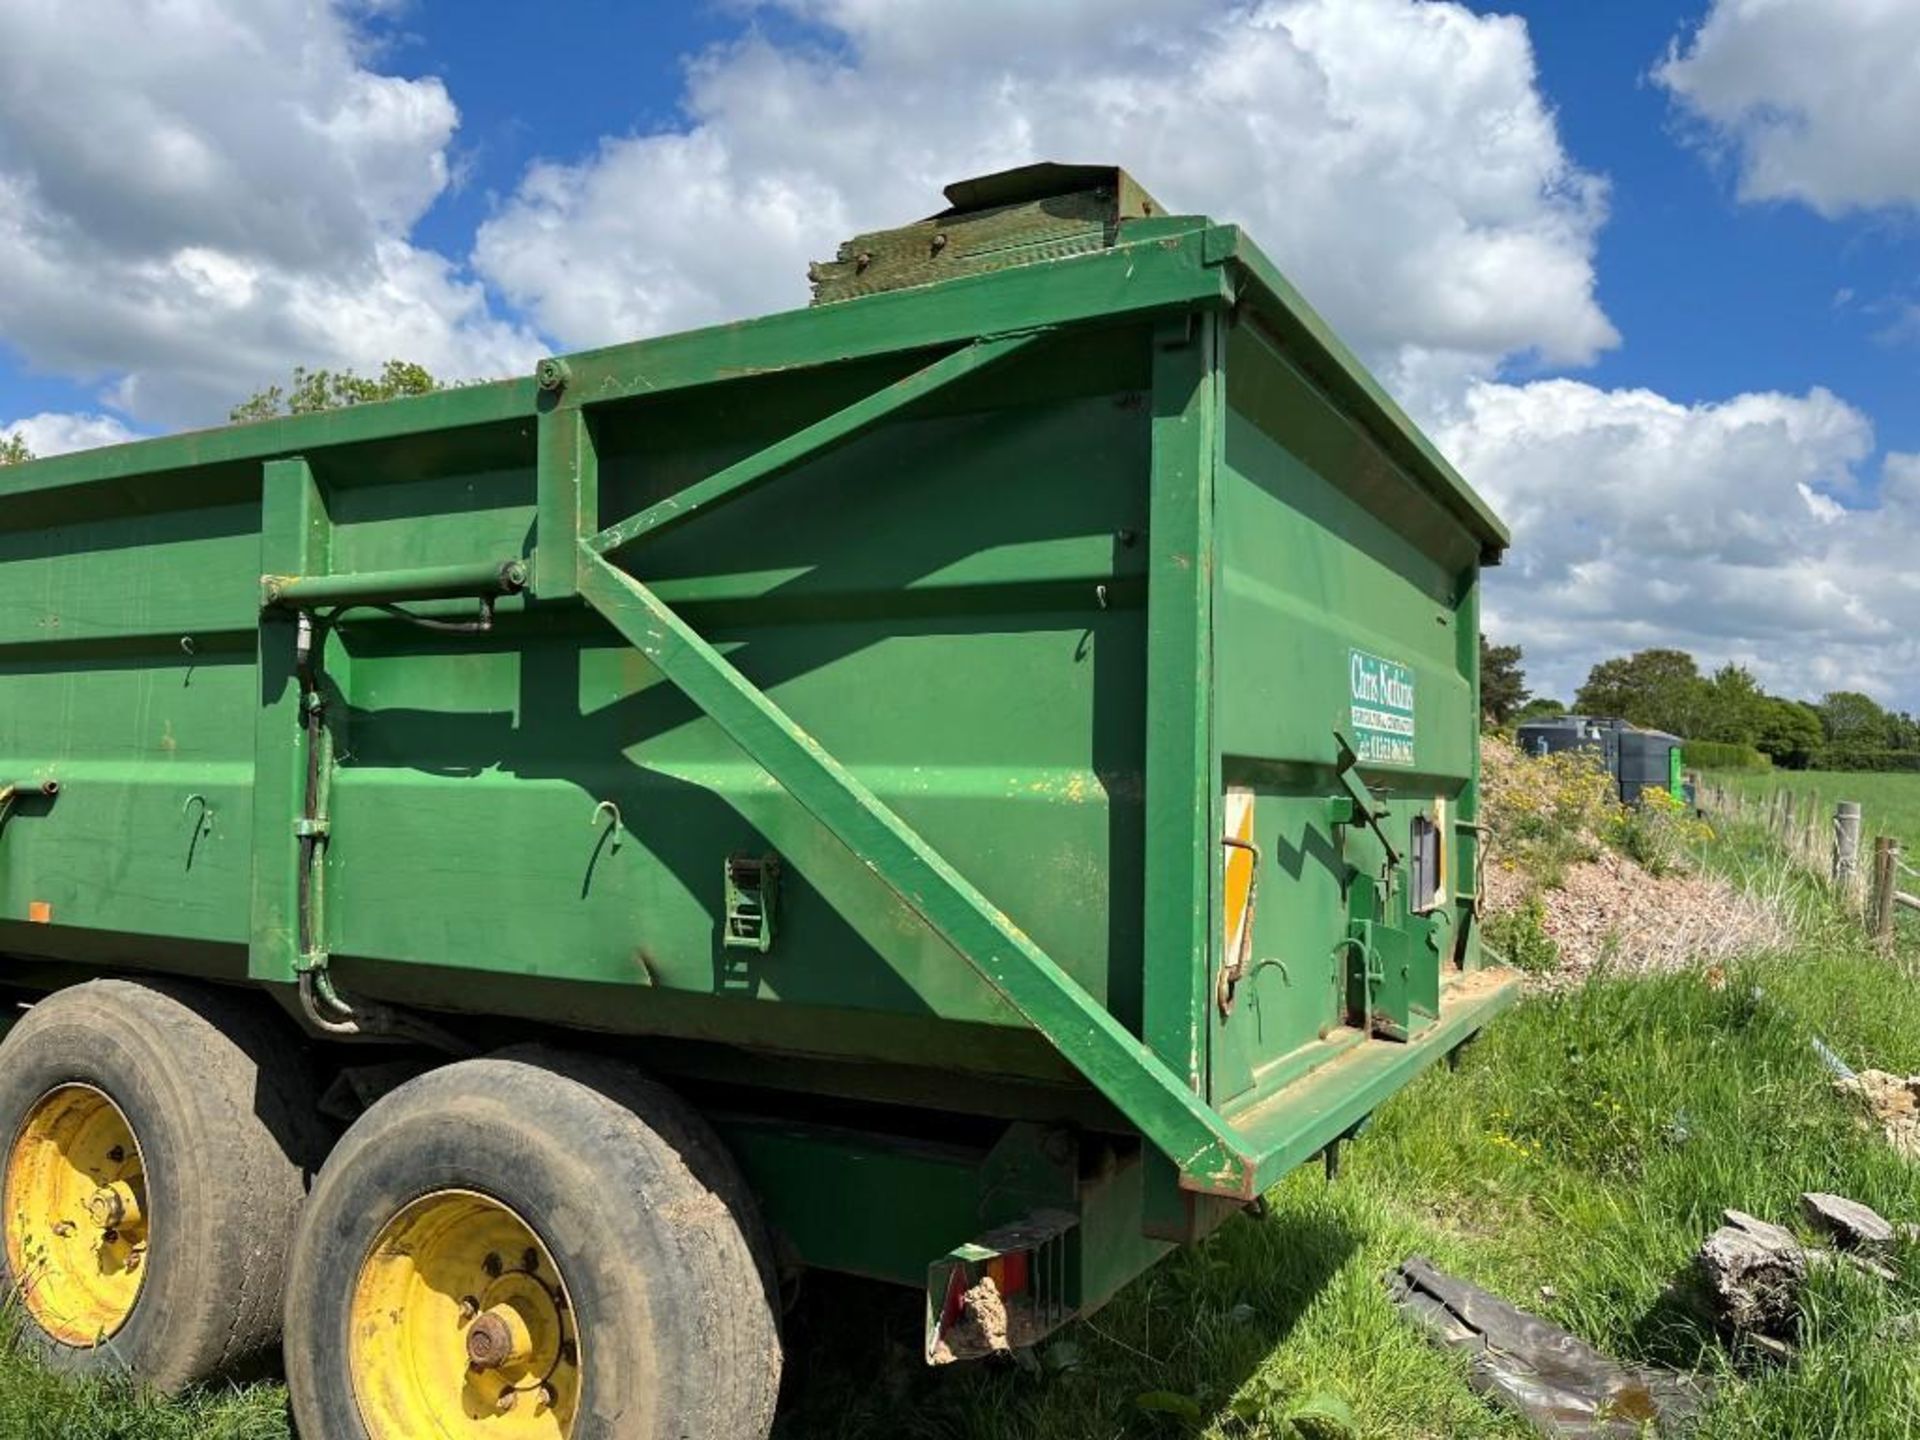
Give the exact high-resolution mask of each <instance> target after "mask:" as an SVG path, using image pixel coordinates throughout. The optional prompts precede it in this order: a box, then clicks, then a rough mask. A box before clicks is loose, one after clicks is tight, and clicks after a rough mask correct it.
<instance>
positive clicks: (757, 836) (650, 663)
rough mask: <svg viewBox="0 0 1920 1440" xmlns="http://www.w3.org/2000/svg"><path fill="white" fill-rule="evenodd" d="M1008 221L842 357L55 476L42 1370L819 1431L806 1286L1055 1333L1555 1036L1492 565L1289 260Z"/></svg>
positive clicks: (40, 734) (36, 1268) (1095, 180)
mask: <svg viewBox="0 0 1920 1440" xmlns="http://www.w3.org/2000/svg"><path fill="white" fill-rule="evenodd" d="M949 198H950V199H951V200H952V201H953V206H952V208H951V209H950V210H948V211H947V212H945V213H944V214H942V215H940V216H937V217H935V218H934V219H932V220H929V221H926V222H923V223H921V224H918V225H913V226H908V227H905V228H903V229H899V230H894V231H888V232H883V233H880V234H875V235H869V236H864V237H861V238H859V239H857V240H855V241H852V242H850V243H849V244H848V245H847V246H846V247H845V248H844V249H843V251H842V253H841V255H840V256H839V257H838V258H837V259H836V260H834V261H831V262H827V263H824V264H822V265H820V266H817V267H816V268H815V272H814V282H815V288H816V304H815V305H814V307H813V308H810V309H807V310H804V311H799V312H795V313H791V314H783V315H774V316H770V317H768V318H765V319H760V320H753V321H749V322H746V323H742V324H737V325H728V326H723V327H720V328H717V329H711V330H704V331H700V332H697V333H693V334H683V335H671V336H666V337H663V338H660V339H655V340H649V341H645V342H642V343H639V344H632V345H622V346H617V347H615V348H612V349H607V350H600V351H594V352H591V353H587V354H579V355H570V356H567V357H565V358H554V359H551V360H548V361H545V362H543V363H542V364H541V365H540V366H539V368H538V370H537V372H536V374H534V375H532V376H529V377H528V378H526V379H524V380H520V381H508V382H503V383H500V384H490V385H479V386H473V387H470V388H463V389H456V390H452V391H449V392H446V393H443V394H437V395H432V396H428V397H424V398H420V399H412V400H405V401H400V402H397V403H393V404H384V405H372V406H367V407H364V408H357V409H352V410H345V411H339V412H334V413H330V414H317V415H308V416H301V417H296V418H292V419H287V420H279V421H272V422H268V423H264V424H257V425H250V426H243V427H238V428H231V429H225V430H218V431H212V432H208V433H204V434H194V435H184V436H179V437H175V438H171V439H163V440H155V441H150V442H144V443H141V444H136V445H127V446H120V447H115V448H112V449H106V450H99V451H95V452H92V453H89V454H84V455H76V456H69V457H65V458H60V459H54V460H48V461H44V462H41V463H38V464H32V465H27V466H25V467H22V468H19V469H15V470H11V471H8V472H6V475H5V478H4V480H0V781H5V782H6V784H5V786H4V788H0V810H3V811H4V823H3V825H0V954H4V957H5V958H4V962H0V963H4V966H5V968H4V971H0V979H3V980H4V983H5V984H6V985H8V986H10V987H12V988H13V989H14V990H15V991H16V992H17V994H18V995H20V996H21V997H27V998H33V999H34V1003H32V1004H31V1005H30V1007H29V1008H27V1009H26V1011H25V1013H24V1014H23V1015H22V1017H21V1018H20V1019H19V1020H18V1021H17V1023H16V1024H15V1025H14V1027H13V1029H12V1031H11V1033H10V1034H9V1035H8V1037H7V1039H6V1041H5V1043H4V1044H0V1120H3V1121H4V1125H5V1127H6V1133H7V1136H8V1137H10V1138H9V1140H8V1144H9V1146H10V1148H9V1150H8V1151H7V1154H6V1157H5V1161H6V1170H5V1196H4V1206H5V1208H4V1219H5V1230H6V1236H5V1238H6V1247H5V1249H6V1254H5V1262H6V1268H7V1271H8V1278H9V1279H10V1281H11V1282H12V1284H13V1285H15V1286H17V1287H18V1289H19V1290H20V1292H21V1294H22V1296H23V1300H24V1313H25V1315H26V1317H27V1321H28V1327H27V1328H28V1330H29V1333H30V1336H31V1337H32V1338H33V1339H34V1340H35V1341H36V1343H37V1344H38V1345H39V1346H40V1347H41V1349H42V1350H43V1351H44V1352H45V1354H46V1355H47V1356H48V1358H49V1360H50V1361H51V1362H52V1363H54V1364H57V1365H60V1366H64V1367H68V1368H72V1369H78V1370H91V1369H101V1368H106V1367H130V1368H131V1369H132V1370H133V1371H135V1372H136V1373H137V1374H139V1375H141V1376H143V1377H145V1378H146V1379H147V1380H149V1381H150V1382H152V1383H154V1384H155V1385H158V1386H161V1387H170V1386H177V1385H181V1384H185V1383H188V1382H191V1381H193V1380H196V1379H199V1378H202V1377H205V1376H208V1375H212V1374H217V1373H223V1372H229V1371H231V1370H233V1369H235V1368H237V1367H241V1366H243V1365H245V1363H246V1362H247V1361H249V1360H250V1359H251V1358H252V1357H253V1356H254V1355H255V1353H256V1352H259V1351H261V1350H263V1349H265V1348H267V1347H270V1346H271V1345H272V1344H273V1343H274V1342H275V1341H276V1340H277V1339H278V1338H279V1336H280V1333H281V1328H282V1323H283V1316H284V1326H285V1346H284V1349H285V1354H286V1365H287V1372H288V1377H289V1381H290V1386H291V1390H292V1395H293V1404H294V1410H295V1413H296V1416H297V1418H298V1421H299V1424H300V1429H301V1433H302V1435H303V1436H304V1437H305V1440H337V1437H370V1440H415V1437H419V1436H429V1435H430V1436H483V1435H497V1436H502V1437H519V1436H529V1437H531V1436H580V1437H586V1436H594V1437H616V1436H617V1437H628V1436H644V1437H658V1436H667V1435H673V1436H683V1435H685V1436H716V1437H735V1436H754V1435H760V1434H763V1433H764V1432H765V1430H766V1428H767V1426H768V1424H769V1423H770V1416H771V1412H772V1408H773V1403H774V1396H775V1391H776V1389H777V1379H778V1374H779V1350H778V1339H777V1331H776V1310H775V1306H774V1303H773V1299H772V1297H773V1296H775V1295H776V1294H777V1293H778V1291H777V1279H778V1277H779V1276H780V1275H781V1274H782V1273H784V1272H788V1271H791V1270H793V1269H796V1268H798V1267H802V1266H818V1267H823V1268H826V1269H829V1270H838V1271H846V1272H853V1273H857V1274H860V1275H866V1276H876V1277H882V1278H884V1279H887V1280H891V1281H897V1282H899V1283H902V1284H906V1285H915V1286H922V1287H925V1289H926V1294H927V1333H926V1348H927V1355H928V1358H929V1359H930V1360H933V1361H943V1360H947V1359H951V1358H960V1357H967V1356H978V1355H984V1354H989V1353H993V1352H996V1351H1001V1350H1005V1349H1007V1348H1008V1347H1010V1346H1017V1345H1021V1344H1025V1343H1029V1342H1031V1341H1032V1340H1034V1339H1035V1338H1036V1337H1038V1336H1040V1335H1042V1334H1044V1333H1046V1332H1047V1331H1048V1330H1050V1329H1052V1328H1054V1327H1056V1326H1058V1325H1060V1324H1061V1323H1063V1322H1064V1321H1066V1320H1068V1319H1069V1318H1071V1317H1073V1316H1075V1315H1080V1314H1085V1313H1087V1312H1088V1311H1090V1310H1091V1309H1093V1308H1094V1307H1096V1306H1098V1305H1099V1304H1101V1303H1102V1302H1103V1301H1104V1300H1106V1299H1107V1298H1108V1297H1109V1296H1111V1295H1112V1294H1113V1293H1114V1292H1115V1291H1116V1290H1117V1289H1119V1288H1120V1287H1121V1286H1122V1285H1124V1284H1125V1283H1126V1282H1127V1281H1128V1280H1129V1279H1130V1278H1132V1277H1133V1276H1135V1275H1138V1274H1139V1273H1140V1272H1141V1271H1142V1270H1143V1269H1145V1268H1146V1267H1147V1266H1149V1265H1151V1264H1152V1263H1153V1262H1154V1261H1155V1260H1156V1259H1157V1258H1158V1257H1160V1256H1161V1255H1163V1254H1165V1253H1166V1252H1167V1251H1168V1250H1169V1249H1170V1248H1172V1247H1174V1246H1177V1245H1181V1244H1186V1243H1191V1242H1194V1241H1196V1240H1198V1239H1200V1238H1201V1237H1202V1236H1204V1235H1205V1234H1206V1233H1207V1232H1208V1231H1209V1230H1210V1229H1211V1228H1213V1227H1214V1226H1216V1225H1218V1224H1219V1223H1220V1222H1221V1221H1222V1220H1223V1219H1225V1218H1227V1217H1228V1216H1230V1215H1231V1214H1232V1213H1233V1212H1234V1211H1235V1210H1237V1209H1239V1208H1241V1207H1243V1206H1245V1205H1246V1204H1248V1202H1250V1201H1251V1200H1253V1199H1254V1198H1255V1197H1256V1196H1258V1195H1259V1194H1260V1193H1261V1191H1262V1189H1263V1188H1264V1187H1266V1186H1268V1185H1270V1184H1271V1183H1272V1182H1273V1181H1275V1180H1276V1179H1278V1178H1279V1177H1280V1176H1282V1175H1283V1174H1285V1173H1286V1172H1287V1171H1288V1170H1289V1169H1291V1168H1292V1167H1294V1166H1297V1165H1299V1164H1300V1163H1301V1162H1302V1161H1304V1160H1306V1159H1308V1158H1310V1157H1312V1156H1314V1155H1316V1154H1319V1153H1321V1152H1324V1151H1326V1150H1328V1149H1329V1147H1331V1146H1333V1145H1335V1144H1337V1143H1338V1142H1339V1141H1340V1140H1341V1139H1342V1137H1344V1136H1346V1135H1348V1134H1349V1133H1351V1132H1352V1131H1353V1130H1354V1129H1355V1127H1356V1126H1357V1125H1358V1124H1359V1123H1360V1122H1361V1121H1362V1120H1363V1119H1364V1118H1365V1117H1366V1115H1367V1114H1368V1113H1369V1112H1370V1111H1372V1110H1373V1108H1374V1107H1375V1106H1377V1105H1378V1104H1379V1103H1380V1102H1381V1101H1382V1100H1384V1099H1385V1098H1387V1097H1388V1096H1389V1095H1391V1094H1393V1093H1394V1092H1395V1091H1396V1090H1398V1089H1399V1088H1400V1087H1401V1086H1403V1085H1405V1084H1406V1083H1407V1082H1408V1081H1409V1080H1411V1079H1412V1078H1413V1077H1414V1075H1415V1074H1416V1073H1417V1072H1419V1071H1420V1070H1421V1069H1422V1068H1423V1067H1424V1066H1426V1065H1428V1064H1429V1063H1431V1062H1432V1061H1434V1060H1435V1059H1437V1058H1439V1057H1441V1056H1443V1055H1446V1054H1447V1053H1449V1052H1450V1051H1452V1050H1453V1049H1455V1048H1456V1047H1457V1046H1459V1045H1460V1044H1461V1043H1462V1042H1463V1041H1464V1040H1465V1039H1466V1038H1467V1037H1468V1036H1469V1035H1470V1034H1471V1033H1472V1032H1473V1031H1475V1030H1476V1029H1477V1028H1478V1027H1479V1026H1481V1025H1482V1024H1483V1023H1484V1022H1485V1021H1486V1020H1487V1019H1488V1018H1489V1016H1490V1015H1491V1014H1492V1013H1493V1012H1494V1011H1495V1010H1496V1009H1497V1008H1498V1007H1499V1006H1500V1005H1501V1004H1502V1003H1504V1002H1505V1001H1506V1000H1508V999H1509V998H1510V997H1511V996H1512V994H1513V985H1512V983H1511V977H1510V976H1508V975H1507V974H1506V973H1505V972H1503V971H1500V970H1497V969H1492V968H1483V967H1482V965H1481V950H1480V946H1479V942H1478V937H1477V935H1476V931H1475V925H1474V903H1475V891H1476V888H1477V881H1476V877H1475V848H1476V847H1475V841H1476V836H1477V833H1478V827H1477V823H1476V789H1477V760H1476V753H1477V750H1476V723H1475V722H1476V718H1477V716H1478V713H1479V707H1478V703H1477V693H1476V692H1477V657H1478V648H1477V639H1478V635H1477V631H1478V625H1477V597H1478V576H1479V571H1480V567H1481V566H1482V565H1483V564H1487V563H1491V562H1492V561H1493V560H1495V559H1496V558H1497V557H1498V556H1499V554H1500V552H1501V549H1502V548H1503V546H1504V545H1505V544H1506V534H1505V532H1504V531H1503V530H1502V528H1501V526H1500V524H1499V522H1498V521H1497V520H1496V519H1495V518H1494V516H1493V515H1492V514H1491V513H1490V512H1489V511H1488V510H1487V508H1486V507H1485V505H1483V504H1482V503H1481V501H1480V500H1479V499H1478V498H1477V497H1476V496H1475V495H1474V494H1473V493H1472V491H1471V490H1469V489H1468V487H1467V486H1466V485H1465V484H1464V483H1463V482H1462V481H1461V480H1460V478H1459V477H1458V476H1457V475H1456V474H1455V473H1454V472H1453V471H1452V470H1451V469H1450V468H1449V467H1448V466H1447V464H1446V462H1445V461H1444V460H1442V459H1441V458H1440V456H1439V455H1437V454H1436V453H1435V452H1434V450H1433V448H1432V447H1431V446H1430V445H1429V444H1428V442H1427V441H1426V440H1425V439H1423V438H1422V437H1421V436H1420V434H1419V433H1418V432H1417V431H1416V430H1415V429H1414V427H1413V426H1412V425H1411V424H1410V423H1409V422H1408V421H1407V419H1406V418H1405V417H1404V416H1403V415H1402V414H1401V413H1400V412H1399V411H1398V410H1397V409H1395V407H1394V406H1393V404H1392V403H1391V402H1390V401H1389V400H1388V399H1387V398H1386V397H1385V396H1384V395H1383V394H1382V393H1381V391H1380V389H1379V388H1378V386H1377V385H1376V384H1375V383H1374V381H1373V380H1371V379H1370V378H1369V377H1368V376H1367V374H1366V373H1365V372H1364V371H1363V370H1362V369H1361V367H1360V366H1359V365H1358V364H1357V363H1356V361H1355V360H1354V359H1353V357H1352V356H1351V355H1350V354H1349V353H1348V352H1347V351H1346V350H1345V349H1344V348H1343V347H1342V346H1341V345H1340V343H1339V342H1338V341H1337V340H1336V339H1335V338H1334V337H1333V335H1332V334H1331V333H1330V332H1329V331H1328V330H1327V328H1326V326H1325V325H1324V324H1323V323H1322V322H1321V321H1320V320H1319V319H1318V318H1317V317H1316V316H1315V315H1314V314H1313V312H1312V311H1311V310H1309V309H1308V308H1307V306H1306V305H1305V304H1304V303H1303V302H1302V301H1301V299H1300V298H1299V296H1298V295H1297V294H1296V293H1295V292H1294V291H1293V290H1292V288H1291V287H1290V286H1289V285H1288V284H1287V282H1286V281H1285V280H1283V279H1282V278H1281V277H1280V275H1279V274H1278V273H1277V272H1276V271H1275V270H1274V268H1273V267H1272V265H1271V264H1269V263H1268V261H1267V260H1266V259H1265V258H1264V257H1263V256H1262V255H1261V254H1260V252H1259V251H1258V250H1257V249H1255V248H1254V246H1253V245H1252V244H1251V243H1250V242H1249V241H1248V240H1247V238H1246V237H1245V236H1244V235H1242V234H1241V233H1240V231H1239V230H1237V229H1235V228H1234V227H1232V226H1229V225H1217V224H1214V223H1212V222H1211V221H1209V220H1206V219H1203V218H1198V217H1192V216H1171V215H1166V214H1163V213H1162V212H1161V210H1160V209H1159V207H1157V206H1156V205H1155V204H1154V203H1153V201H1152V200H1151V199H1150V198H1149V197H1147V196H1146V195H1145V194H1144V193H1143V192H1141V191H1140V190H1139V189H1138V187H1137V186H1135V185H1134V184H1133V183H1132V182H1131V181H1129V180H1128V179H1127V178H1126V177H1125V176H1123V175H1121V174H1120V173H1119V172H1117V171H1112V170H1098V169H1090V168H1085V167H1060V166H1038V167H1031V168H1029V169H1026V170H1023V171H1018V172H1013V173H1010V174H1007V175H1001V176H995V177H990V178H988V179H985V180H979V181H972V182H968V183H966V184H962V185H958V186H955V187H954V188H953V189H952V190H950V191H949ZM556 243H564V241H559V242H556ZM276 1002H277V1003H276ZM323 1162H324V1163H323ZM309 1181H311V1183H310V1184H309Z"/></svg>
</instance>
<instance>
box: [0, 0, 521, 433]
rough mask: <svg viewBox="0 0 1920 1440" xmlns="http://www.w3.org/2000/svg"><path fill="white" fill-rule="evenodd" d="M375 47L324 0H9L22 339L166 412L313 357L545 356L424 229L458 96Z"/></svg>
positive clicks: (3, 114)
mask: <svg viewBox="0 0 1920 1440" xmlns="http://www.w3.org/2000/svg"><path fill="white" fill-rule="evenodd" d="M356 8H357V9H365V8H366V7H365V6H364V5H362V6H358V7H356ZM362 41H363V37H362V36H360V35H359V34H358V33H357V32H356V30H355V29H354V26H353V22H352V20H351V19H350V18H349V15H348V14H347V12H346V11H345V10H343V9H341V8H337V7H336V6H334V5H331V4H328V3H321V0H98V3H93V4H88V5H84V6H71V5H58V4H54V3H52V0H14V3H9V4H6V5H4V6H0V337H4V340H5V343H6V345H7V346H8V348H10V349H11V350H13V351H15V352H17V353H18V354H19V355H20V356H21V357H22V358H23V359H24V360H25V361H26V362H27V363H28V364H30V365H32V366H33V367H35V368H36V369H40V370H44V371H51V372H55V373H59V374H62V375H66V376H70V377H74V378H78V379H81V380H83V381H87V382H90V383H101V384H104V385H107V386H109V387H110V388H109V389H108V391H107V396H108V398H109V399H110V400H111V401H112V403H114V404H116V405H119V406H122V407H125V408H127V409H128V410H129V411H130V412H131V413H133V414H134V415H136V416H137V417H139V418H140V419H142V420H145V421H150V422H157V423H162V424H181V423H193V422H204V421H207V420H210V419H219V418H223V417H224V412H225V410H226V408H227V406H228V405H230V404H231V403H232V402H233V401H235V400H237V399H239V398H240V397H241V396H243V395H245V394H246V393H248V392H249V391H251V390H253V389H254V388H256V387H257V386H258V385H260V384H262V383H265V382H267V381H270V380H274V379H278V378H280V377H282V376H283V375H284V374H285V372H286V371H287V370H288V369H289V367H290V366H292V365H293V364H295V363H300V362H304V363H307V364H349V365H357V366H362V367H367V366H375V365H378V364H379V363H380V362H381V361H383V360H385V359H388V358H390V357H392V356H396V355H401V356H405V357H407V358H411V359H417V360H419V361H421V362H422V363H424V364H427V365H428V366H430V367H431V368H434V369H436V370H439V371H441V372H443V373H446V374H448V375H449V376H453V377H465V376H473V375H482V374H487V375H491V374H501V373H511V372H517V371H519V370H521V369H523V368H527V367H529V366H530V365H531V364H532V361H533V359H534V358H536V357H537V356H538V355H539V353H541V350H542V348H543V347H542V346H541V345H540V344H539V343H538V342H537V341H536V340H535V339H534V337H533V336H532V335H531V334H530V333H529V332H528V331H526V330H525V329H523V328H520V327H517V326H514V325H510V324H507V323H503V322H501V321H500V320H498V319H496V318H495V317H493V316H492V315H491V314H490V313H489V311H488V308H487V305H486V299H485V295H484V292H483V291H482V290H481V288H480V287H479V286H478V285H477V284H476V283H474V282H473V281H471V280H468V279H464V278H463V277H462V276H461V275H460V274H459V273H458V271H457V270H456V269H455V267H453V266H452V265H451V264H449V262H447V261H446V260H445V259H443V258H442V257H440V256H437V255H434V254H432V253H431V252H429V251H424V250H421V249H418V248H416V247H415V246H414V245H412V244H411V243H410V242H409V239H408V236H409V234H410V232H411V230H412V227H413V226H414V224H415V223H416V222H417V221H418V220H419V218H420V216H421V215H422V214H423V213H424V212H425V210H426V208H427V207H428V206H429V205H431V204H432V203H433V201H434V199H435V198H436V197H437V196H438V195H439V194H440V193H441V191H442V190H443V189H444V188H445V186H446V184H447V170H448V162H447V148H448V146H449V144H450V142H451V140H452V137H453V134H454V130H455V127H456V125H457V124H458V114H457V112H456V110H455V108H454V105H453V102H452V100H451V98H450V97H449V96H448V94H447V92H446V90H445V88H444V87H443V86H442V85H441V83H440V82H439V81H438V80H434V79H421V80H409V79H403V78H400V77H397V76H392V75H384V74H378V73H375V72H374V71H372V70H370V69H368V68H367V67H366V64H365V62H364V59H363V56H364V53H365V47H364V45H363V43H362Z"/></svg>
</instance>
